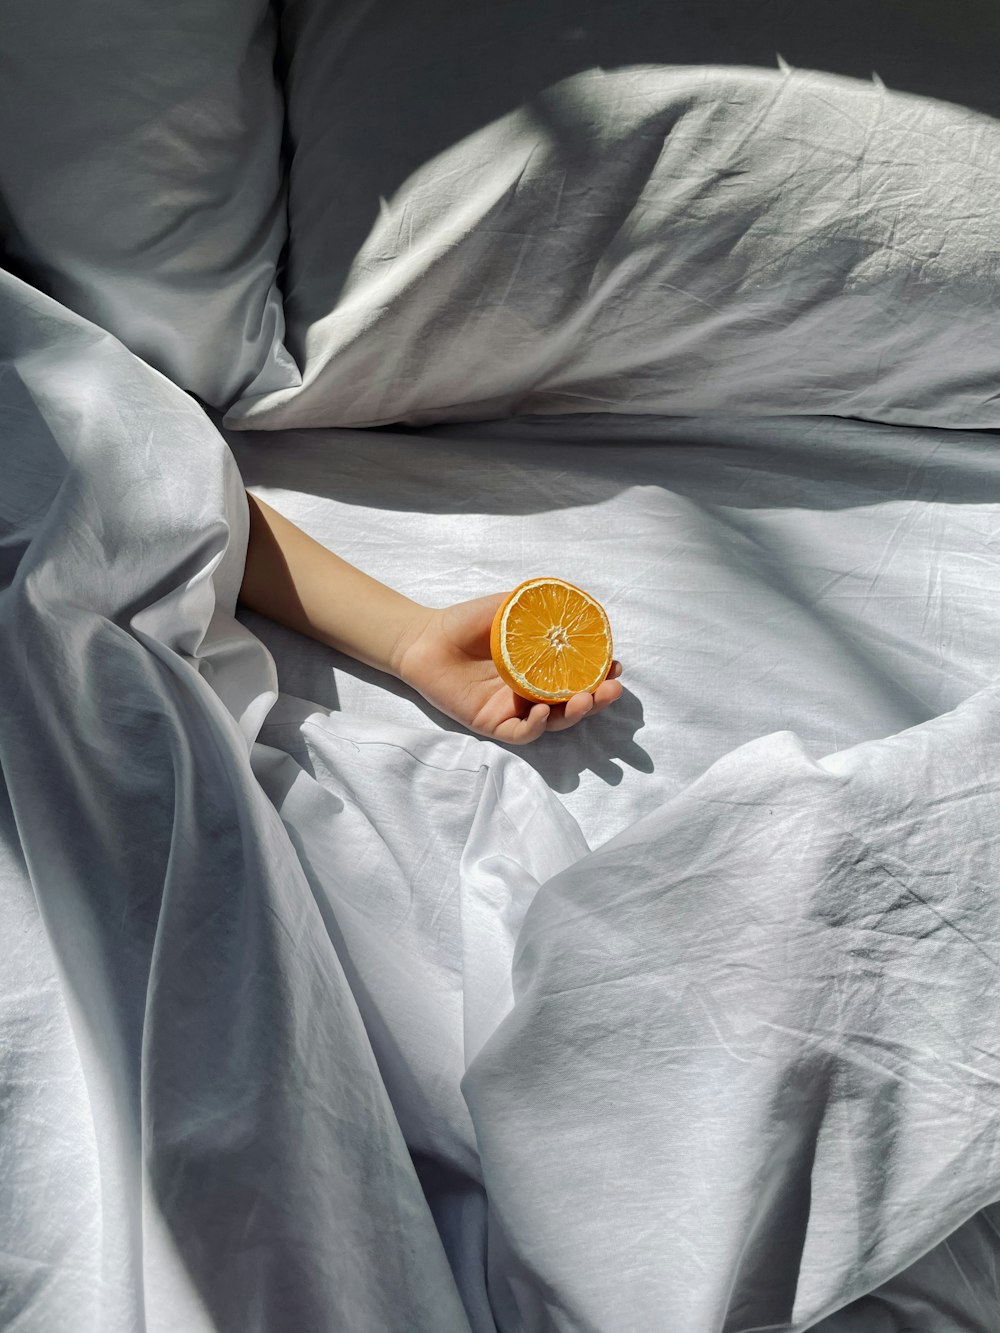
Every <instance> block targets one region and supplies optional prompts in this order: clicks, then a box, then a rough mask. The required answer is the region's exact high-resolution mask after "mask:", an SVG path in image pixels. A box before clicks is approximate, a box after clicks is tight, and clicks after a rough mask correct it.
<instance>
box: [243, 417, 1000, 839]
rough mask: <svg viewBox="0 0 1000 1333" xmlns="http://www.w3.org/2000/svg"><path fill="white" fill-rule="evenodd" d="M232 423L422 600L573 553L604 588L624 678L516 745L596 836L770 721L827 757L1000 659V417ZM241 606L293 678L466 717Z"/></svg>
mask: <svg viewBox="0 0 1000 1333" xmlns="http://www.w3.org/2000/svg"><path fill="white" fill-rule="evenodd" d="M228 439H229V441H230V444H231V447H232V448H233V450H234V452H235V455H236V458H237V462H238V464H239V466H240V469H241V472H242V475H243V479H244V481H245V483H246V484H247V486H248V487H249V488H250V489H252V490H253V491H255V493H257V494H259V495H261V496H262V497H263V498H264V499H266V500H267V501H268V502H269V503H271V504H273V505H274V507H275V508H277V509H279V510H281V511H282V512H283V513H286V514H287V515H288V516H289V517H290V518H292V519H293V520H294V521H295V522H296V523H298V524H300V525H301V526H302V527H303V528H305V529H306V531H308V532H309V533H310V534H311V535H312V536H314V537H316V538H317V539H318V540H320V541H322V542H324V543H325V544H327V545H329V546H330V547H332V548H333V549H334V550H336V551H337V552H338V553H339V554H341V555H342V556H344V557H345V558H346V559H348V560H351V561H353V562H355V563H356V564H358V565H360V566H361V567H362V568H364V569H365V570H367V571H368V572H369V573H371V574H373V575H375V577H377V578H380V579H382V580H384V581H386V582H388V583H390V584H392V585H394V586H396V587H398V588H400V589H401V590H402V591H404V592H406V593H408V594H409V595H410V596H412V597H415V598H417V599H418V600H422V601H425V602H427V603H428V604H433V605H445V604H447V603H448V602H449V601H452V600H459V599H461V598H465V597H473V596H476V595H478V594H481V593H484V592H489V591H494V590H496V591H499V590H501V589H505V588H510V587H513V586H514V585H515V584H516V583H518V582H519V581H520V580H521V579H523V578H527V577H530V576H533V575H538V574H557V575H561V576H563V577H565V578H568V579H570V580H572V581H573V582H575V583H577V584H579V585H580V586H583V587H586V588H588V589H590V590H591V591H592V592H594V593H595V595H597V596H598V597H599V598H600V599H601V600H602V601H603V602H604V604H605V606H606V607H607V609H608V612H609V615H610V617H611V622H612V628H613V630H614V634H615V646H616V653H617V655H618V656H619V657H620V658H621V659H622V661H623V662H624V666H625V671H624V675H623V678H622V683H623V685H624V686H625V694H624V696H623V698H622V699H621V701H620V702H619V703H618V704H616V705H615V707H614V708H612V709H611V710H610V711H609V712H608V713H606V714H605V715H603V716H601V717H600V718H596V719H594V720H593V721H591V722H588V723H586V724H585V725H582V726H580V727H579V728H577V729H576V730H575V731H573V732H571V733H563V734H558V735H553V736H547V737H545V738H543V739H542V740H541V741H540V742H538V743H536V744H535V745H533V746H531V747H527V748H522V749H520V750H519V753H520V754H521V755H522V757H523V758H525V759H526V760H527V761H528V762H529V763H530V764H532V765H533V766H534V767H535V768H536V769H537V771H538V772H539V773H540V774H541V775H542V777H543V778H544V779H545V781H546V782H547V784H548V785H549V787H550V788H551V789H552V790H553V791H555V792H557V793H558V794H559V796H560V798H561V800H562V801H563V803H564V805H565V806H566V808H567V810H568V811H569V812H570V813H571V814H572V815H573V816H574V817H575V819H576V820H577V821H578V823H579V824H580V826H581V828H582V830H583V832H584V835H585V836H586V838H587V841H588V843H589V844H590V846H591V847H596V846H598V845H600V844H601V843H602V842H604V841H605V840H606V839H607V838H609V837H611V836H612V835H614V834H615V833H617V832H618V831H620V830H621V829H623V828H625V827H626V826H627V825H628V824H630V823H632V822H633V821H634V820H636V819H638V818H640V817H642V816H643V815H645V814H647V813H648V812H649V811H651V810H654V809H655V808H656V807H657V806H658V805H660V804H661V803H662V802H663V801H664V800H665V799H666V798H669V797H670V796H672V795H674V794H675V793H677V792H678V791H680V790H682V789H683V788H684V787H685V786H686V785H687V784H688V783H690V782H691V781H693V780H694V779H695V778H696V777H698V776H699V775H700V774H701V773H702V772H703V771H704V770H705V769H706V768H707V767H708V766H709V765H710V764H712V763H713V762H714V761H715V760H716V759H718V758H720V757H721V756H722V755H724V754H726V753H727V752H728V751H730V750H732V749H733V748H735V747H736V746H738V745H742V744H744V743H745V742H747V741H750V740H753V739H754V738H756V737H759V736H765V735H768V734H769V733H771V732H776V731H782V730H789V731H792V732H794V733H795V735H796V736H798V737H799V739H800V740H801V741H802V744H803V745H804V746H805V748H806V749H807V751H808V752H809V753H810V754H812V755H813V756H815V757H817V758H818V757H820V756H823V755H826V754H831V753H834V752H835V751H838V750H842V749H845V748H846V747H848V746H851V745H853V744H856V743H857V742H859V741H862V740H865V739H870V738H874V737H879V736H888V735H892V734H894V733H895V732H898V731H900V730H902V729H904V728H906V727H910V726H913V725H915V724H916V723H919V722H922V721H925V720H926V719H928V718H932V717H935V716H937V715H938V714H940V713H943V712H947V711H948V710H949V709H951V708H953V707H955V706H956V705H957V704H958V703H960V702H961V701H962V700H963V699H966V698H968V697H969V696H970V695H972V694H973V693H975V692H976V691H977V690H978V689H980V688H982V687H983V686H985V685H988V684H989V683H991V682H992V681H995V680H996V679H997V677H998V673H1000V618H998V617H997V616H996V615H994V614H992V610H991V608H992V607H993V605H994V602H995V594H996V590H997V587H998V584H1000V542H998V535H997V534H998V531H1000V456H998V453H997V443H996V437H995V436H994V435H992V434H991V433H988V432H949V431H941V430H930V429H916V428H914V429H908V428H903V427H898V426H883V425H875V424H871V423H867V422H860V421H850V420H843V419H839V418H781V419H770V420H761V419H759V418H758V419H728V418H715V419H712V420H704V419H702V420H694V419H688V420H677V419H675V420H668V419H658V418H651V417H635V418H626V417H614V416H586V415H580V416H574V417H563V418H533V419H531V418H526V419H521V420H512V421H508V422H498V423H487V424H482V425H461V426H453V427H439V428H436V429H433V430H425V431H422V432H418V433H408V432H401V433H393V432H383V431H366V432H354V431H338V430H307V431H299V432H291V431H285V432H273V433H271V432H268V433H250V432H247V433H243V434H238V433H234V432H230V433H229V434H228ZM239 614H240V618H241V619H242V620H243V622H244V624H246V625H248V626H249V627H251V628H252V629H253V631H254V633H255V634H256V635H258V636H259V637H260V638H261V639H262V640H263V641H264V642H265V643H266V644H267V646H268V647H269V649H270V650H271V652H272V654H273V655H274V658H275V661H276V663H277V666H278V675H279V680H280V683H281V689H282V690H283V691H284V692H286V693H289V694H292V695H295V696H298V697H300V698H303V699H307V700H311V701H313V702H315V703H318V704H320V705H322V706H323V707H325V708H333V709H339V710H342V711H343V712H345V713H348V714H359V715H362V716H366V717H371V718H378V719H383V720H386V721H393V722H398V723H403V724H405V725H407V726H415V727H420V728H431V729H434V728H437V727H441V726H443V727H446V728H449V729H457V728H456V725H455V724H454V723H452V722H450V721H449V720H448V719H447V718H444V717H442V716H441V715H439V714H437V713H435V712H433V711H432V710H430V709H429V708H428V706H427V705H426V704H425V703H424V702H423V701H422V700H421V699H420V698H419V697H418V696H416V695H415V694H414V693H412V692H411V691H408V690H407V689H406V688H405V687H403V686H400V685H399V684H398V683H397V682H395V681H393V680H391V679H390V678H388V677H385V676H382V675H381V674H379V673H377V672H374V671H371V670H369V669H368V668H366V667H364V666H361V665H359V664H357V663H355V662H349V661H347V660H346V659H344V658H343V657H341V656H339V655H338V654H336V653H335V652H333V651H331V650H329V649H327V648H324V647H323V646H322V645H319V644H316V643H313V642H311V641H310V640H307V639H305V638H302V637H301V636H299V635H297V634H295V633H293V632H291V631H287V630H284V629H283V628H282V627H281V626H278V625H275V624H274V623H273V622H270V621H267V620H265V619H263V618H262V617H260V616H256V615H254V614H253V613H252V612H244V611H242V610H241V611H240V613H239Z"/></svg>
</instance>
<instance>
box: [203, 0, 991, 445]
mask: <svg viewBox="0 0 1000 1333" xmlns="http://www.w3.org/2000/svg"><path fill="white" fill-rule="evenodd" d="M543 8H545V7H543ZM557 8H561V7H560V6H557ZM657 8H660V9H661V12H667V11H665V10H662V7H653V9H650V10H649V14H650V16H652V15H653V12H654V9H657ZM729 8H730V9H731V8H732V7H731V6H730V7H729ZM455 9H456V7H454V6H450V7H449V6H448V5H447V4H443V3H441V4H436V5H435V4H431V5H429V7H426V8H425V7H424V6H420V7H417V8H416V9H414V7H412V6H410V7H404V6H402V5H398V4H393V3H389V4H387V5H378V6H374V7H371V6H369V7H367V8H365V7H363V6H360V5H355V6H348V7H347V8H346V9H345V8H343V7H341V6H334V5H332V4H331V3H329V2H328V0H289V3H288V4H287V5H286V6H285V9H284V19H283V24H284V27H283V40H284V43H285V47H286V62H287V75H286V78H287V98H288V107H289V126H290V138H291V142H292V145H293V150H294V155H293V160H292V164H291V177H290V227H291V235H290V249H289V266H288V273H287V279H286V283H285V291H286V295H285V311H286V318H287V321H288V340H289V347H290V348H291V350H292V351H293V353H294V354H295V356H296V359H297V361H298V363H299V364H300V365H301V366H302V367H303V383H302V386H301V387H300V388H295V389H292V390H287V391H281V392H278V393H271V394H266V395H262V396H255V395H253V394H246V395H244V396H243V398H242V400H241V401H240V402H239V403H237V404H236V405H235V406H234V407H233V408H232V409H231V411H230V414H229V417H228V418H227V424H229V425H232V426H238V427H243V428H254V427H257V428H282V427H296V426H310V425H317V426H366V425H371V426H375V425H383V424H387V423H391V422H399V421H403V422H407V423H411V424H423V423H427V422H432V421H437V420H447V419H454V418H463V417H464V418H474V417H493V416H500V415H505V414H508V413H515V412H519V413H524V412H528V413H532V412H572V411H625V412H633V413H636V412H638V413H667V414H680V415H686V414H696V413H697V414H703V413H712V412H733V411H736V412H753V413H768V414H775V413H777V414H780V413H834V414H840V415H856V416H863V417H868V418H872V419H875V420H882V421H893V422H905V423H910V424H921V425H940V426H962V427H970V426H986V427H993V426H997V425H1000V398H997V397H996V396H995V395H996V394H997V392H998V391H1000V379H998V362H997V357H996V355H995V353H994V351H993V349H994V348H995V347H996V346H997V342H998V334H1000V274H998V259H997V257H998V255H1000V224H998V222H997V221H996V220H995V208H994V202H993V197H992V196H993V189H992V184H991V182H992V181H993V180H995V179H997V172H998V171H1000V127H998V126H997V124H996V123H995V122H994V121H993V120H992V119H990V118H988V117H987V116H985V115H983V114H981V113H980V112H977V111H974V110H971V109H969V108H967V107H958V106H953V105H947V104H945V103H942V102H940V101H937V100H933V99H931V98H928V97H924V96H920V95H916V94H914V93H903V92H895V91H891V90H887V89H886V88H885V87H884V86H883V83H882V81H881V79H879V78H878V77H876V78H874V79H873V78H870V77H868V78H865V79H853V78H846V77H841V76H838V75H832V74H823V73H818V72H807V71H800V70H793V69H790V68H789V67H788V66H787V65H786V64H785V63H784V62H782V63H781V66H780V67H779V68H772V69H770V70H764V69H755V68H750V67H749V66H739V67H728V66H723V65H696V66H689V67H686V66H684V65H679V64H669V65H658V66H641V67H640V66H632V67H628V68H622V69H616V70H601V69H590V70H584V71H583V72H581V73H578V74H571V76H570V77H569V78H566V79H562V80H557V81H556V82H554V83H553V84H551V85H550V86H548V87H546V88H544V89H542V90H541V91H537V90H534V88H533V85H532V80H533V79H534V78H535V75H536V73H537V71H538V70H539V69H541V68H542V66H543V65H544V66H545V68H546V69H547V70H550V71H555V72H557V73H558V71H559V69H560V67H561V66H562V67H563V68H568V69H570V70H571V69H572V68H573V67H574V64H575V63H576V62H578V61H579V60H580V59H582V57H581V56H579V55H577V54H575V52H576V48H577V47H587V45H588V42H589V41H590V36H589V29H587V28H586V26H585V25H584V24H581V27H580V28H579V29H578V30H576V31H574V30H572V29H570V28H569V27H567V29H566V31H565V32H564V33H562V34H559V36H560V40H559V42H555V43H554V44H550V45H554V48H555V54H551V52H549V53H548V54H546V56H545V59H544V60H542V58H541V57H538V58H536V57H534V56H533V47H532V42H533V40H536V39H540V35H541V34H540V28H541V26H542V25H543V23H544V19H543V18H542V17H539V18H538V19H537V21H536V19H535V18H534V17H533V16H532V15H526V14H521V16H520V17H521V19H522V21H523V28H524V31H523V33H522V35H521V36H520V38H519V44H517V43H514V42H513V39H511V40H509V41H508V40H507V38H508V37H509V34H506V35H504V34H503V33H501V34H500V36H499V38H498V44H497V51H495V52H494V53H493V59H492V61H491V53H490V51H489V49H488V46H489V44H488V43H484V42H483V41H482V39H481V38H480V39H478V41H477V38H476V31H477V25H480V26H481V27H482V26H484V25H485V26H486V27H487V28H488V26H489V22H496V23H500V22H501V20H500V19H499V18H497V19H495V20H494V19H491V20H489V22H488V21H487V19H486V18H485V17H484V10H483V7H482V6H476V5H473V6H471V9H470V11H469V12H466V11H465V10H464V9H463V13H462V14H461V15H458V14H457V13H456V12H455ZM508 9H509V11H510V14H513V13H514V12H515V11H518V10H521V9H523V6H520V5H513V6H512V7H506V6H493V7H491V12H493V11H501V10H503V11H505V12H507V11H508ZM642 9H643V6H642V5H641V4H636V3H630V4H627V5H625V6H624V7H623V9H622V11H621V14H620V19H621V23H622V24H623V25H624V26H625V27H629V26H630V27H631V30H632V35H633V38H634V37H635V34H636V33H641V32H642V14H641V13H640V12H639V11H640V10H642ZM883 9H884V6H883ZM404 10H405V12H404ZM809 10H810V13H813V14H814V15H815V13H816V12H817V9H816V7H815V6H810V7H809ZM535 11H538V6H535ZM540 12H541V11H539V13H540ZM593 12H594V11H593V9H592V7H589V8H586V9H584V10H581V14H583V16H584V18H592V17H593ZM755 12H756V11H755ZM602 13H603V10H602ZM669 13H670V14H671V15H674V16H675V17H677V19H678V24H679V36H678V38H677V41H676V42H675V46H676V49H677V50H678V51H679V52H680V54H681V56H682V57H683V58H686V57H687V56H688V55H689V54H691V53H692V52H695V51H697V50H707V49H708V48H709V47H710V45H711V43H710V42H709V41H708V40H707V39H705V40H702V39H703V38H705V34H706V31H707V26H710V25H707V26H706V21H705V20H703V19H699V20H698V22H700V23H701V27H700V28H699V33H700V34H701V37H700V38H699V41H701V45H700V46H699V45H698V43H697V42H694V41H693V40H688V39H687V38H686V37H685V35H684V26H683V25H684V23H685V22H688V21H690V22H691V23H694V22H695V19H694V18H692V17H691V15H689V14H688V12H687V7H686V6H684V5H680V6H678V7H676V8H675V7H670V9H669ZM692 13H693V11H692ZM884 17H885V15H884V14H883V18H884ZM509 21H510V23H511V24H513V18H511V19H510V20H509ZM835 26H836V25H835V24H834V23H833V22H832V21H830V22H827V25H826V27H827V30H829V29H831V28H834V27H835ZM661 27H662V23H661ZM995 27H996V24H995V23H994V25H993V28H994V29H995ZM548 36H549V37H551V36H552V34H551V33H549V34H548ZM578 39H579V40H578ZM942 40H943V39H942ZM896 44H897V46H898V47H899V48H900V49H902V50H903V51H904V53H905V52H906V50H907V46H906V41H905V39H904V37H903V36H902V35H901V34H900V33H898V32H897V43H896ZM634 45H635V41H634V40H633V46H634ZM717 45H719V46H720V47H721V48H722V49H724V50H725V51H726V52H728V53H734V52H737V51H739V50H741V49H744V48H746V49H750V47H752V49H753V51H754V54H755V56H756V55H757V54H759V50H758V48H757V47H756V46H753V44H752V43H751V44H749V45H748V43H747V42H745V41H743V40H742V39H741V40H740V41H737V40H736V38H734V37H732V35H731V34H730V35H729V37H728V38H726V40H722V39H721V38H720V40H719V41H718V43H717ZM834 45H836V44H835V43H834ZM967 45H968V43H967ZM608 49H609V52H610V54H611V55H612V56H617V55H618V54H620V53H621V51H622V50H624V49H625V47H624V45H623V44H621V43H619V45H618V46H615V44H614V43H613V42H609V46H608ZM656 49H663V44H662V43H661V45H660V46H659V47H658V48H656ZM879 49H880V50H881V51H883V52H884V53H888V51H889V50H890V49H891V48H890V47H889V46H888V45H887V44H885V43H883V45H882V47H880V48H879ZM970 49H971V47H970ZM463 50H467V51H468V53H469V55H470V59H469V60H468V61H465V62H463V61H462V60H461V59H458V58H457V55H458V54H460V53H461V52H462V51H463ZM920 50H921V51H922V52H923V55H922V58H921V60H920V61H916V63H913V62H911V64H910V65H907V64H906V63H905V62H904V63H902V64H899V65H898V66H897V67H896V73H897V74H898V75H899V77H900V78H902V77H904V76H906V78H907V83H908V85H909V86H910V87H913V88H917V89H918V90H923V89H926V88H928V87H932V88H934V87H936V88H937V89H938V90H940V88H941V86H942V84H941V81H940V80H939V81H938V82H937V84H935V82H934V80H933V79H928V78H925V77H924V75H925V73H926V70H927V69H928V68H929V67H930V65H931V63H932V62H931V58H930V54H929V51H928V50H925V49H924V48H923V47H921V48H920ZM511 51H516V53H517V54H518V57H519V58H520V56H521V55H523V56H524V61H525V64H526V66H527V67H528V68H529V69H530V70H531V73H530V76H529V75H526V74H525V72H524V69H523V68H522V66H521V64H519V63H517V62H514V63H507V62H506V61H505V59H504V54H505V53H507V54H509V53H510V52H511ZM837 51H838V52H839V53H840V54H838V56H837V62H838V63H843V61H842V60H841V56H842V51H841V48H840V47H837ZM442 52H443V53H444V54H443V55H442V54H441V53H442ZM446 57H451V63H448V62H447V60H446ZM591 58H592V54H591ZM771 59H772V60H773V59H774V56H773V48H772V56H771ZM860 59H861V60H862V61H863V60H864V59H865V56H864V54H862V55H861V57H860ZM498 60H499V64H498V63H497V61H498ZM532 62H534V63H532ZM970 69H971V70H972V71H973V73H974V72H975V71H976V70H977V69H978V66H977V65H976V62H975V60H972V61H971V62H970ZM974 83H975V80H974V79H972V78H970V91H971V92H975V96H974V97H973V98H972V100H973V101H977V102H981V101H983V98H981V97H980V96H979V92H980V91H981V89H980V84H976V86H975V88H974V89H973V88H972V85H973V84H974ZM980 83H982V84H983V85H984V84H985V81H984V80H983V81H980ZM949 90H950V91H952V92H953V93H955V94H957V93H958V92H959V91H960V88H959V85H958V83H954V82H953V84H952V85H949ZM990 95H992V96H994V98H995V89H994V90H993V93H992V94H990ZM984 96H985V94H984ZM987 100H988V99H987ZM518 101H520V105H517V102H518ZM512 102H513V103H514V104H515V109H511V104H512Z"/></svg>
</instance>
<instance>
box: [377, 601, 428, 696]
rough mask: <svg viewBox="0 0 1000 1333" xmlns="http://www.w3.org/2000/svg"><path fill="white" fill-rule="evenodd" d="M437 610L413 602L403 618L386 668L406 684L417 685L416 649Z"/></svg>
mask: <svg viewBox="0 0 1000 1333" xmlns="http://www.w3.org/2000/svg"><path fill="white" fill-rule="evenodd" d="M436 614H437V611H436V610H435V608H434V607H431V606H421V604H420V603H419V602H411V603H410V605H409V606H408V607H407V608H406V611H405V613H404V615H403V618H402V624H401V625H400V628H399V632H398V633H397V635H396V637H395V641H394V643H393V645H392V648H391V650H390V652H389V655H388V660H387V663H386V665H385V668H384V670H386V671H387V672H388V673H389V674H390V675H392V676H395V677H396V678H397V680H401V681H402V682H403V683H404V684H405V685H415V683H416V682H415V680H414V674H415V673H414V671H413V661H414V656H415V654H414V651H413V650H414V649H415V647H416V645H417V644H418V643H419V641H420V640H421V638H422V637H423V635H424V633H425V632H426V630H427V629H428V627H429V626H430V624H431V621H432V620H433V619H434V617H435V615H436Z"/></svg>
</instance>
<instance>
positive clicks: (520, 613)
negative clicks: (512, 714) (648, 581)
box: [490, 579, 613, 703]
mask: <svg viewBox="0 0 1000 1333" xmlns="http://www.w3.org/2000/svg"><path fill="white" fill-rule="evenodd" d="M490 652H491V653H492V655H493V664H494V666H495V667H496V669H497V673H498V675H499V676H500V679H501V680H503V681H504V682H505V683H506V684H507V685H509V686H510V688H511V689H512V690H513V691H514V693H515V694H519V695H520V696H521V698H522V699H530V700H532V702H534V703H563V702H564V701H565V700H566V699H569V698H570V697H571V696H572V695H574V694H593V692H594V690H596V689H597V687H598V685H600V683H601V681H602V680H604V679H605V677H606V676H607V674H608V672H609V671H610V670H611V657H612V652H613V647H612V643H611V626H610V625H609V624H608V617H607V616H606V615H605V612H604V607H603V606H601V604H600V602H598V601H595V599H594V598H593V597H591V596H590V595H589V593H585V592H583V591H582V589H580V588H577V587H575V586H574V585H573V584H572V583H567V582H566V581H565V580H564V579H528V581H527V582H526V583H522V584H521V585H520V587H518V588H515V589H514V591H513V592H512V593H511V594H510V596H509V597H508V598H507V600H506V601H505V602H504V603H503V604H502V606H501V607H500V610H499V611H498V612H497V613H496V616H495V618H494V620H493V629H492V632H491V633H490Z"/></svg>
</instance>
